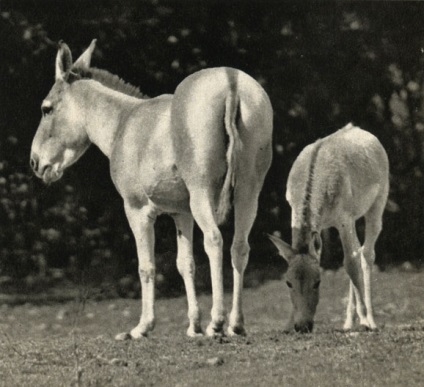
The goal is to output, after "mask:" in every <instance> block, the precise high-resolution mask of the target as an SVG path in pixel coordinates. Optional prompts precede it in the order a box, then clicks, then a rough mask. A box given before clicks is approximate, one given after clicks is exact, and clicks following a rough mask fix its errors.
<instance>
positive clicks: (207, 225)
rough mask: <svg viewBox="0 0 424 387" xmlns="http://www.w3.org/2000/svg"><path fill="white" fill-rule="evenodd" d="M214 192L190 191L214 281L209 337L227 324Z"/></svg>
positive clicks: (196, 189)
mask: <svg viewBox="0 0 424 387" xmlns="http://www.w3.org/2000/svg"><path fill="white" fill-rule="evenodd" d="M213 198H214V194H213V190H212V189H211V188H195V189H193V190H190V208H191V212H192V214H193V217H194V219H195V220H196V222H197V224H198V226H199V227H200V229H201V230H202V232H203V239H204V241H203V243H204V247H205V251H206V254H207V255H208V257H209V263H210V269H211V280H212V310H211V317H212V320H211V322H210V324H209V325H208V327H207V328H206V334H207V335H208V336H216V335H221V334H222V333H223V325H224V323H225V309H224V284H223V276H222V247H223V240H222V235H221V232H220V231H219V229H218V225H217V223H216V220H215V215H214V207H215V206H214V205H213V203H214V202H213Z"/></svg>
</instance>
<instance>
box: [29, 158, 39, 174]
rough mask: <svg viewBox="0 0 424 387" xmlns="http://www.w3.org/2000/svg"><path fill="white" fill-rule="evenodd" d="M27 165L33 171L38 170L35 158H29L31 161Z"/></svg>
mask: <svg viewBox="0 0 424 387" xmlns="http://www.w3.org/2000/svg"><path fill="white" fill-rule="evenodd" d="M29 165H30V166H31V168H32V169H33V170H34V171H36V170H37V169H38V160H37V158H36V157H35V156H34V157H31V160H30V161H29Z"/></svg>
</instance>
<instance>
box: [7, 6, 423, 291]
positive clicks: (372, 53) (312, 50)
mask: <svg viewBox="0 0 424 387" xmlns="http://www.w3.org/2000/svg"><path fill="white" fill-rule="evenodd" d="M423 20H424V4H422V3H420V2H407V3H404V2H399V3H398V2H366V3H365V2H353V3H350V2H336V3H332V2H322V3H320V2H284V1H283V2H281V1H275V2H268V1H244V2H243V1H236V2H232V1H227V2H217V1H214V2H213V1H206V2H201V1H196V2H195V1H193V2H183V1H179V2H177V1H174V2H169V1H168V2H167V1H159V0H145V1H139V2H130V1H122V0H121V1H116V0H115V1H92V2H88V1H82V0H69V1H36V0H32V1H28V0H26V1H19V2H17V1H15V2H12V1H4V0H0V284H1V286H2V288H3V289H10V288H11V287H13V289H14V290H16V284H18V288H19V290H22V291H25V290H35V289H37V287H38V286H39V285H40V286H41V285H42V286H44V285H45V284H46V283H54V282H58V281H59V280H60V281H62V282H63V280H64V279H66V280H72V281H77V282H78V281H86V280H87V281H90V282H94V283H98V284H103V287H104V289H105V291H106V290H110V291H112V292H116V291H117V292H118V293H121V294H126V295H130V296H133V295H136V294H138V288H137V286H138V285H137V284H138V281H137V280H135V278H136V277H135V273H136V265H137V264H136V254H135V247H134V241H133V237H132V235H131V232H130V230H129V227H128V224H127V222H126V219H125V216H124V212H123V208H122V202H121V199H120V198H119V196H118V194H117V193H116V191H115V189H114V187H113V185H112V183H111V181H110V178H109V172H108V163H107V160H106V159H105V157H104V156H103V155H101V154H100V152H99V151H98V150H97V149H96V148H95V147H92V148H91V149H90V150H89V151H88V152H87V154H86V155H85V156H84V157H83V158H82V159H81V160H80V161H79V162H78V164H77V165H76V166H75V167H73V168H71V169H70V170H69V171H68V173H67V174H66V175H65V177H64V178H63V179H62V180H61V181H60V182H58V183H56V184H54V185H52V186H48V187H46V186H44V185H43V184H42V183H40V182H39V181H36V179H35V178H34V177H32V175H31V173H30V170H29V167H28V157H29V150H30V145H31V140H32V137H33V135H34V133H35V130H36V128H37V125H38V121H39V119H40V112H39V106H40V103H41V101H42V99H43V98H44V96H45V95H46V94H47V93H48V91H49V89H50V87H51V86H52V84H53V79H54V60H55V56H56V47H57V46H56V45H57V42H58V41H59V40H60V39H63V40H65V41H66V42H67V43H68V45H69V46H70V47H71V49H72V51H73V53H74V57H77V56H78V55H79V54H80V53H81V51H82V50H83V49H84V48H85V47H86V46H87V45H88V44H89V43H90V41H91V39H92V38H97V39H98V43H97V47H98V48H97V49H96V51H95V53H94V56H93V62H92V63H93V65H94V66H96V67H100V68H104V69H107V70H109V71H111V72H112V73H115V74H118V75H119V76H121V77H122V78H123V79H125V80H126V81H128V82H131V83H133V84H134V85H137V86H140V88H141V90H142V91H143V92H145V93H146V94H148V95H150V96H156V95H159V94H162V93H172V92H173V90H174V89H175V87H176V85H177V84H178V83H179V82H180V81H181V80H182V79H183V78H184V77H186V76H187V75H189V74H191V73H193V72H194V71H197V70H199V69H201V68H205V67H213V66H232V67H237V68H239V69H242V70H244V71H245V72H247V73H249V74H251V75H252V76H253V77H255V78H256V79H257V80H258V81H259V82H260V83H261V84H262V85H263V87H264V88H265V89H266V91H267V92H268V93H269V95H270V98H271V101H272V103H273V106H274V110H275V117H274V122H275V130H274V161H273V165H272V168H271V170H270V172H269V175H268V178H267V180H266V184H265V187H264V190H263V193H262V196H261V201H260V210H259V213H258V217H257V221H256V224H255V227H254V229H253V232H252V235H251V241H252V247H253V249H252V256H251V265H249V268H250V269H249V270H250V271H249V275H248V279H247V281H248V282H250V283H252V284H254V283H257V281H261V280H262V279H263V278H267V277H272V276H279V273H280V272H281V270H280V269H282V268H283V263H282V262H281V261H280V260H279V259H278V258H276V257H275V252H274V250H273V249H272V247H271V245H270V244H269V243H268V241H267V240H266V238H265V237H264V235H263V233H264V232H268V233H269V232H274V231H280V232H281V234H282V235H283V237H284V238H285V239H286V240H289V239H290V209H289V206H288V205H287V203H286V201H285V198H284V193H285V182H286V177H287V174H288V171H289V169H290V166H291V164H292V162H293V161H294V159H295V158H296V156H297V155H298V153H299V152H300V151H301V149H302V148H303V147H304V146H305V145H306V144H308V143H310V142H313V141H315V140H316V139H317V138H319V137H322V136H325V135H327V134H329V133H332V132H333V131H335V130H336V129H338V128H340V127H342V126H343V125H345V124H346V123H348V122H349V121H352V122H354V123H355V124H357V125H360V126H361V127H363V128H364V129H367V130H369V131H371V132H372V133H374V134H375V135H377V136H378V138H379V139H380V141H381V142H382V143H383V145H384V146H385V148H386V149H387V152H388V154H389V158H390V163H391V192H390V201H389V204H388V206H387V211H386V214H385V219H384V225H385V228H384V231H383V234H382V235H381V237H380V240H379V242H378V246H377V263H378V264H379V266H380V267H382V268H385V267H387V266H390V265H393V264H398V263H402V262H405V261H410V262H412V264H413V265H415V266H420V265H421V264H422V262H423V240H424V231H423V220H424V205H423V191H424V185H423V166H424V165H423V163H424V99H423V97H424V94H423V87H422V83H423V82H422V77H423V52H424V27H423ZM358 227H359V228H360V229H361V228H362V227H363V226H362V224H361V223H359V225H358ZM223 233H224V236H225V240H226V242H227V243H226V264H227V265H229V254H228V251H229V243H230V239H229V236H230V234H231V221H230V222H229V223H228V225H226V226H224V227H223ZM195 235H196V246H195V252H196V259H197V261H198V264H199V265H200V266H203V267H204V268H205V270H198V275H197V277H198V283H199V287H201V288H202V287H208V286H209V280H208V272H207V270H208V269H207V259H206V258H205V256H204V253H203V249H202V243H201V242H202V238H201V235H200V233H199V232H198V231H196V233H195ZM324 237H325V239H326V250H325V252H324V257H323V265H324V266H325V267H330V268H331V267H333V268H334V267H337V266H338V265H340V262H341V257H342V254H341V248H340V245H339V242H338V240H337V235H336V233H334V232H332V231H330V232H327V233H325V235H324ZM175 248H176V247H175V233H174V226H173V224H172V222H171V221H170V220H169V219H167V218H166V217H163V218H161V219H160V221H159V222H158V224H157V248H156V250H157V261H158V273H159V274H158V288H159V292H162V293H163V294H168V293H169V292H173V291H179V290H180V288H181V286H182V281H181V280H180V279H179V277H178V275H177V272H176V269H175ZM226 273H227V276H228V277H229V276H230V274H231V273H230V270H226ZM227 282H228V283H230V281H227ZM12 284H13V286H12ZM105 284H106V285H105ZM107 284H110V285H107ZM115 284H117V285H115Z"/></svg>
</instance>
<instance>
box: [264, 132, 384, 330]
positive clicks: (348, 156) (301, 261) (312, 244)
mask: <svg viewBox="0 0 424 387" xmlns="http://www.w3.org/2000/svg"><path fill="white" fill-rule="evenodd" d="M388 190H389V163H388V159H387V155H386V152H385V150H384V148H383V146H382V145H381V144H380V142H379V141H378V140H377V138H376V137H374V136H373V135H372V134H370V133H368V132H366V131H364V130H362V129H359V128H357V127H354V126H353V125H351V124H348V125H347V126H345V127H344V128H343V129H340V130H339V131H337V132H336V133H333V134H332V135H330V136H328V137H325V138H323V139H321V140H318V141H316V142H315V143H314V144H311V145H308V146H307V147H306V148H305V149H304V150H303V151H302V152H301V153H300V155H299V156H298V158H297V159H296V161H295V162H294V164H293V167H292V169H291V171H290V174H289V178H288V182H287V193H286V197H287V200H288V202H289V203H290V206H291V208H292V245H291V246H290V245H288V244H287V243H285V242H283V241H282V240H280V239H279V238H277V237H275V236H270V239H271V241H272V242H273V243H274V244H275V246H276V247H277V248H278V250H279V253H280V255H281V256H282V257H283V258H285V260H286V261H287V263H288V269H287V273H286V280H287V286H288V287H289V288H290V296H291V300H292V304H293V309H292V314H291V316H290V319H289V323H288V327H287V328H288V329H293V328H294V329H295V330H296V331H299V332H310V331H312V328H313V318H314V315H315V310H316V307H317V304H318V298H319V285H320V268H319V260H320V255H321V247H322V242H321V236H320V232H321V230H322V229H325V228H328V227H335V228H337V230H338V232H339V234H340V239H341V241H342V244H343V253H344V267H345V269H346V271H347V273H348V275H349V277H350V290H349V302H348V306H347V313H346V321H345V324H344V328H345V329H351V328H352V326H353V320H354V315H355V305H356V312H357V314H358V316H359V320H360V324H361V325H363V326H365V327H367V328H370V329H375V328H376V327H377V326H376V324H375V321H374V316H373V310H372V303H371V269H372V265H373V263H374V259H375V253H374V245H375V242H376V240H377V238H378V235H379V234H380V231H381V228H382V215H383V211H384V207H385V205H386V201H387V195H388ZM360 217H365V223H366V228H365V241H364V245H363V246H362V247H361V246H360V243H359V241H358V237H357V234H356V228H355V221H356V220H357V219H358V218H360Z"/></svg>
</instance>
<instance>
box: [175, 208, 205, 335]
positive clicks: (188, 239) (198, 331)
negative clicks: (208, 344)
mask: <svg viewBox="0 0 424 387" xmlns="http://www.w3.org/2000/svg"><path fill="white" fill-rule="evenodd" d="M174 221H175V226H176V227H177V244H178V254H177V268H178V271H179V273H180V274H181V276H182V277H183V280H184V285H185V289H186V293H187V303H188V319H189V327H188V329H187V335H188V336H190V337H195V336H200V335H202V328H201V327H200V310H199V306H198V304H197V298H196V290H195V286H194V275H195V264H194V258H193V217H192V216H191V215H190V214H179V215H175V216H174Z"/></svg>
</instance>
